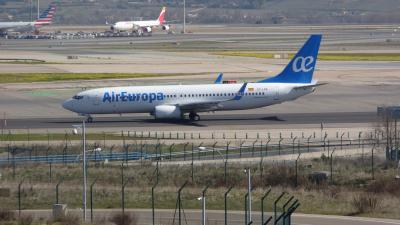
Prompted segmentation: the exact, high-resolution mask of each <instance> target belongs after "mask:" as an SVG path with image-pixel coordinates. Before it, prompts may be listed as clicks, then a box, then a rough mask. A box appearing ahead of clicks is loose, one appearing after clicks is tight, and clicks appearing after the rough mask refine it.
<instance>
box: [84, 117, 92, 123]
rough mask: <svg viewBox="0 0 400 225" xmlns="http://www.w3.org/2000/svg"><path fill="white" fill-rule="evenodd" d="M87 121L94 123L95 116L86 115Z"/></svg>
mask: <svg viewBox="0 0 400 225" xmlns="http://www.w3.org/2000/svg"><path fill="white" fill-rule="evenodd" d="M86 123H93V117H91V116H90V115H87V116H86Z"/></svg>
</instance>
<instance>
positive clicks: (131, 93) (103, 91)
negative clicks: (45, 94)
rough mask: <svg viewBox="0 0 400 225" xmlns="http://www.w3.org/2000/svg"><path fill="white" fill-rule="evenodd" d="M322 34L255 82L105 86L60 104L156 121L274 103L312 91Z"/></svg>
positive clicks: (88, 112)
mask: <svg viewBox="0 0 400 225" xmlns="http://www.w3.org/2000/svg"><path fill="white" fill-rule="evenodd" d="M321 38H322V36H321V35H312V36H311V37H310V38H309V39H308V41H307V42H306V43H305V44H304V46H303V47H302V48H301V49H300V51H299V52H298V53H297V54H296V55H295V56H294V57H293V59H292V60H291V61H290V62H289V64H288V65H287V66H286V68H285V69H284V70H283V71H282V72H281V73H280V74H278V75H277V76H275V77H271V78H266V79H263V80H260V81H257V82H254V83H242V84H224V83H221V79H222V74H220V75H219V77H218V78H217V80H216V81H215V83H214V84H201V85H160V86H128V87H106V88H97V89H93V90H87V91H83V92H80V93H78V94H77V95H75V96H73V97H72V98H71V99H68V100H66V101H65V102H64V103H63V107H64V108H65V109H68V110H70V111H73V112H76V113H78V114H79V115H82V116H86V117H87V121H88V122H92V121H93V118H92V115H94V114H122V113H150V114H151V115H152V116H154V118H155V119H184V118H185V114H188V115H189V119H190V120H194V121H196V120H200V116H199V115H198V113H199V112H211V111H223V110H243V109H254V108H260V107H265V106H269V105H274V104H279V103H282V102H285V101H292V100H295V99H297V98H299V97H301V96H303V95H306V94H309V93H312V92H313V91H314V90H315V88H316V87H317V86H319V85H321V84H318V83H317V81H315V80H313V79H312V77H313V73H314V70H315V66H316V61H317V56H318V50H319V46H320V43H321Z"/></svg>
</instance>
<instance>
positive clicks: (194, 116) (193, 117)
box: [189, 113, 200, 121]
mask: <svg viewBox="0 0 400 225" xmlns="http://www.w3.org/2000/svg"><path fill="white" fill-rule="evenodd" d="M189 119H190V120H191V121H199V120H200V116H199V114H197V113H189Z"/></svg>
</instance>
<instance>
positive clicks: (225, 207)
mask: <svg viewBox="0 0 400 225" xmlns="http://www.w3.org/2000/svg"><path fill="white" fill-rule="evenodd" d="M232 188H233V186H231V187H230V188H229V189H228V191H226V192H225V194H224V222H225V223H224V224H225V225H228V194H229V192H231V190H232Z"/></svg>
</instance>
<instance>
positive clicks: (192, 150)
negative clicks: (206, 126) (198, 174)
mask: <svg viewBox="0 0 400 225" xmlns="http://www.w3.org/2000/svg"><path fill="white" fill-rule="evenodd" d="M193 158H194V145H193V143H192V164H191V166H192V183H193V181H194V161H193V160H194V159H193Z"/></svg>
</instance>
